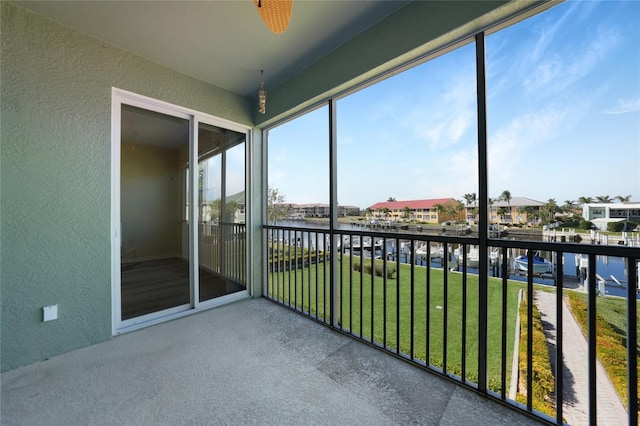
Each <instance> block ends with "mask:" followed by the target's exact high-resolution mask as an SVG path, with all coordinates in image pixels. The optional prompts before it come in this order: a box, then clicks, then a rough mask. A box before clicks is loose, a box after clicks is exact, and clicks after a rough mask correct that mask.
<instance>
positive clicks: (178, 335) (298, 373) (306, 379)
mask: <svg viewBox="0 0 640 426" xmlns="http://www.w3.org/2000/svg"><path fill="white" fill-rule="evenodd" d="M1 378H2V399H1V401H2V409H1V417H0V423H1V424H2V425H3V426H8V425H245V424H260V425H263V424H264V425H270V424H271V425H297V424H305V425H310V424H323V425H329V424H333V425H358V424H367V425H394V424H421V425H465V424H487V425H488V424H490V425H516V424H519V425H533V424H538V422H537V421H536V420H534V419H532V418H529V417H527V416H525V415H524V414H521V413H519V412H517V411H514V410H512V409H510V408H507V407H505V406H503V405H501V404H499V403H497V402H495V401H492V400H490V399H488V398H485V397H482V396H480V395H478V394H476V393H474V392H472V391H469V390H467V389H464V388H462V387H460V386H458V385H455V384H453V383H451V382H449V381H447V380H444V379H441V378H440V377H438V376H436V375H434V374H431V373H429V372H425V371H423V370H421V369H419V368H417V367H414V366H412V365H409V364H408V363H405V362H403V361H401V360H398V359H396V358H394V357H392V356H389V355H388V354H385V353H383V352H381V351H379V350H376V349H373V348H371V347H369V346H367V345H364V344H362V343H360V342H358V341H356V340H354V339H352V338H349V337H346V336H343V335H341V334H339V333H336V332H334V331H332V330H330V329H328V328H326V327H324V326H321V325H319V324H317V323H315V322H313V321H311V320H309V319H306V318H304V317H302V316H300V315H297V314H295V313H292V312H290V311H288V310H287V309H284V308H282V307H280V306H277V305H275V304H273V303H271V302H269V301H267V300H265V299H255V300H246V301H242V302H238V303H235V304H232V305H227V306H223V307H220V308H217V309H212V310H209V311H206V312H202V313H199V314H196V315H192V316H189V317H184V318H182V319H178V320H175V321H171V322H168V323H164V324H160V325H157V326H153V327H149V328H146V329H143V330H139V331H136V332H132V333H128V334H125V335H122V336H119V337H115V338H113V339H111V340H109V341H106V342H103V343H99V344H96V345H93V346H90V347H87V348H83V349H80V350H76V351H73V352H70V353H67V354H64V355H61V356H58V357H55V358H52V359H50V360H47V361H43V362H39V363H35V364H32V365H29V366H26V367H23V368H19V369H16V370H12V371H9V372H6V373H3V374H2V376H1Z"/></svg>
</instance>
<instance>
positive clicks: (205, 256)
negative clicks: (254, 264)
mask: <svg viewBox="0 0 640 426" xmlns="http://www.w3.org/2000/svg"><path fill="white" fill-rule="evenodd" d="M246 230H247V228H246V225H245V224H244V223H220V224H210V223H199V224H198V257H199V264H200V267H201V268H205V269H207V270H209V271H210V272H212V273H215V274H217V275H219V276H221V277H223V278H225V279H228V280H231V281H233V282H235V283H238V284H241V285H243V286H246V283H247V275H246V257H245V256H246V255H245V253H246V246H247V238H246Z"/></svg>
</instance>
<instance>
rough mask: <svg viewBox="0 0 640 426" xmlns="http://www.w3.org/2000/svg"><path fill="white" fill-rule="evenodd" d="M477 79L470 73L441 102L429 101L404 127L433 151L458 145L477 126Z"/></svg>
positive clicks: (442, 96)
mask: <svg viewBox="0 0 640 426" xmlns="http://www.w3.org/2000/svg"><path fill="white" fill-rule="evenodd" d="M475 101H476V91H475V76H474V74H473V73H471V72H469V73H467V74H466V75H465V76H464V77H462V78H455V79H454V81H453V82H452V84H451V85H450V87H448V89H447V90H446V91H445V92H444V93H442V94H441V95H440V96H439V97H438V98H437V99H425V102H424V104H423V105H417V106H416V107H415V108H413V109H412V110H413V111H415V112H414V113H412V114H411V115H410V116H408V117H407V119H406V120H405V121H404V123H403V125H404V126H405V127H408V128H410V129H411V130H412V132H413V134H414V135H415V136H417V137H418V138H419V139H420V140H423V141H426V142H427V146H428V147H429V148H431V149H436V148H444V147H448V146H451V145H455V144H457V143H458V142H459V141H460V139H461V138H462V137H463V135H464V134H465V133H466V132H467V131H468V130H469V129H470V128H471V127H472V126H474V124H475V107H476V103H475Z"/></svg>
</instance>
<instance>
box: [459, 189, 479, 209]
mask: <svg viewBox="0 0 640 426" xmlns="http://www.w3.org/2000/svg"><path fill="white" fill-rule="evenodd" d="M462 198H464V200H465V201H466V202H467V205H468V206H470V205H471V204H475V203H476V200H477V199H478V197H477V196H476V193H475V192H472V193H470V194H464V195H463V196H462Z"/></svg>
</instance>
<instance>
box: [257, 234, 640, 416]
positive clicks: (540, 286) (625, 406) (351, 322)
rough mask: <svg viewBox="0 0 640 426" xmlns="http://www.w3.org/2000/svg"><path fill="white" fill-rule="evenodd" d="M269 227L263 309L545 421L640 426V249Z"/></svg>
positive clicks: (449, 236)
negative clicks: (283, 312) (289, 314)
mask: <svg viewBox="0 0 640 426" xmlns="http://www.w3.org/2000/svg"><path fill="white" fill-rule="evenodd" d="M264 229H265V238H266V241H267V256H266V262H267V267H266V268H265V270H266V274H267V277H266V278H267V279H266V283H267V285H266V286H265V287H264V296H266V297H267V298H269V299H271V300H273V301H275V302H277V303H280V304H282V305H284V306H286V307H288V308H290V309H292V310H295V311H297V312H299V313H302V314H304V315H306V316H308V317H310V318H312V319H314V320H316V321H318V322H321V323H323V324H325V325H327V326H329V327H332V328H334V329H336V330H339V331H341V332H343V333H346V334H349V335H351V336H353V337H354V338H357V339H359V340H361V341H364V342H367V343H369V344H371V345H373V346H375V347H378V348H380V349H383V350H385V351H388V352H390V353H392V354H393V355H395V356H397V357H400V358H403V359H405V360H407V361H409V362H411V363H414V364H417V365H419V366H421V367H423V368H425V369H428V370H431V371H433V372H435V373H437V374H439V375H442V376H445V377H447V378H449V379H451V380H454V381H456V382H459V383H460V384H461V385H464V386H466V387H470V388H473V389H475V390H477V391H478V392H480V393H483V394H485V395H487V396H489V397H491V398H495V399H498V400H500V401H502V402H505V403H507V404H510V405H512V406H513V407H514V408H516V409H518V410H523V411H525V412H528V413H530V414H533V415H535V416H538V417H539V418H540V419H543V420H545V421H548V422H551V423H557V424H562V423H564V422H565V421H569V420H570V421H569V422H570V423H574V422H578V421H580V420H582V421H585V422H589V423H590V424H596V423H597V422H598V421H600V422H603V423H605V422H610V421H614V422H619V421H623V422H626V421H628V422H629V424H637V418H638V393H637V392H638V384H637V377H638V376H637V370H638V341H637V327H638V319H637V307H636V304H637V297H638V293H637V292H638V264H639V263H638V262H639V259H640V249H638V248H633V247H625V246H622V245H616V246H607V245H599V244H578V243H556V242H544V241H533V240H532V241H524V240H519V241H515V240H507V239H499V238H490V239H489V240H487V241H486V242H485V243H484V244H482V242H481V241H480V240H479V239H478V238H477V237H474V236H471V237H467V236H457V235H447V234H439V235H424V234H422V233H419V234H416V233H409V232H407V233H402V232H375V231H371V230H342V229H340V230H334V231H330V230H327V229H314V228H300V227H287V226H265V228H264ZM534 253H535V254H536V255H537V256H534ZM611 268H617V269H615V271H614V270H613V269H611ZM611 271H613V272H611ZM616 275H617V276H616ZM598 294H599V296H598ZM600 296H606V297H600ZM532 301H533V303H531V302H532ZM567 312H569V313H567ZM574 318H575V319H574ZM574 324H578V327H581V328H580V330H581V332H582V334H584V336H585V337H584V338H579V339H578V340H580V339H582V341H583V343H584V346H585V351H584V352H585V358H584V361H580V362H577V363H576V361H577V360H578V358H577V356H578V354H577V353H574V352H577V350H576V349H575V348H574V346H573V345H574V344H573V342H570V339H568V338H567V336H570V337H571V338H573V337H576V336H575V334H576V333H575V332H574V329H573V328H572V327H573V325H574ZM567 333H569V334H567ZM578 337H579V336H578ZM576 365H577V366H576ZM600 365H602V366H603V368H604V371H606V375H605V376H600V375H599V374H600V373H599V371H600V369H601V367H600ZM577 370H579V371H577ZM579 377H585V378H586V380H585V382H584V383H581V382H580V381H579ZM603 377H604V378H603ZM609 382H610V383H611V384H612V388H613V389H615V391H614V392H613V396H611V395H605V393H604V390H603V389H604V386H603V385H604V384H608V383H609ZM616 398H617V400H616ZM580 404H582V408H581V410H582V414H580V413H577V411H580V410H577V409H576V410H574V411H576V413H574V412H572V410H573V409H574V407H576V406H577V405H580ZM615 404H617V405H618V406H619V408H618V410H617V412H616V411H615V408H610V406H613V405H615ZM612 410H613V411H612ZM580 415H583V416H585V418H583V419H578V418H577V417H576V416H580ZM615 416H618V417H615ZM620 417H622V420H619V419H620ZM568 419H569V420H568ZM612 419H613V420H612ZM616 419H617V420H616Z"/></svg>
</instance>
